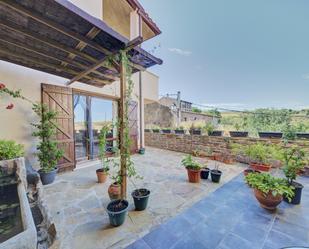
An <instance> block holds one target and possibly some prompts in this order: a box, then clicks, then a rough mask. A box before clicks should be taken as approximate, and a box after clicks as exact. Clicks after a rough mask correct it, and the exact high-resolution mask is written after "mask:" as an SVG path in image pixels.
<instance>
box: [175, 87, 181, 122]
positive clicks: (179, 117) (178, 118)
mask: <svg viewBox="0 0 309 249" xmlns="http://www.w3.org/2000/svg"><path fill="white" fill-rule="evenodd" d="M180 104H181V98H180V91H178V92H177V102H176V108H177V127H179V126H180V123H181V105H180Z"/></svg>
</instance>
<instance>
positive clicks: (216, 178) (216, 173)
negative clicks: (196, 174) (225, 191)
mask: <svg viewBox="0 0 309 249" xmlns="http://www.w3.org/2000/svg"><path fill="white" fill-rule="evenodd" d="M210 175H211V181H212V182H215V183H219V182H220V179H221V175H222V171H220V170H219V165H218V164H216V165H215V168H214V169H212V170H211V171H210Z"/></svg>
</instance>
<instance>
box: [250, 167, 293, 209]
mask: <svg viewBox="0 0 309 249" xmlns="http://www.w3.org/2000/svg"><path fill="white" fill-rule="evenodd" d="M245 179H246V182H247V183H248V185H249V186H251V187H252V188H253V189H254V195H255V198H256V199H257V200H258V202H259V203H260V205H261V207H263V208H265V209H268V210H275V209H276V207H277V206H278V205H279V204H280V203H281V201H282V199H283V195H285V196H286V198H288V199H289V200H290V199H291V197H292V196H293V190H292V187H291V186H289V185H288V184H287V182H286V180H285V179H282V178H277V177H274V176H271V175H270V174H268V173H261V174H257V173H249V174H248V175H247V176H246V177H245Z"/></svg>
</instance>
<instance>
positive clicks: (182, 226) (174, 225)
mask: <svg viewBox="0 0 309 249" xmlns="http://www.w3.org/2000/svg"><path fill="white" fill-rule="evenodd" d="M162 226H163V227H164V228H165V229H166V230H168V231H173V235H174V236H175V237H176V238H181V237H182V236H183V235H185V234H187V233H188V232H189V231H190V230H192V228H193V226H192V225H191V224H190V223H189V221H188V220H187V219H185V218H184V217H183V216H180V215H178V216H176V217H175V218H172V219H170V220H169V221H168V222H167V223H165V224H164V225H162Z"/></svg>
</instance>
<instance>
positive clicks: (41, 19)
mask: <svg viewBox="0 0 309 249" xmlns="http://www.w3.org/2000/svg"><path fill="white" fill-rule="evenodd" d="M0 3H1V4H3V5H5V6H7V7H9V8H11V9H14V10H15V11H18V12H19V13H21V14H23V15H26V16H28V17H30V18H32V19H34V20H36V21H38V22H40V23H42V24H44V25H46V26H48V27H50V28H52V29H55V30H57V31H59V32H61V33H62V34H64V35H67V36H69V37H71V38H73V39H74V40H78V41H80V42H83V43H85V44H87V45H88V46H90V47H92V48H94V49H95V50H97V51H99V52H102V53H104V54H107V55H109V54H111V52H110V51H109V50H107V49H105V48H103V47H101V46H100V45H99V44H97V43H95V42H94V41H92V40H90V39H88V38H86V37H85V36H83V35H81V34H79V33H77V32H74V31H72V30H70V29H68V28H66V27H65V26H63V25H61V24H59V23H57V22H55V21H53V20H50V19H48V18H46V17H45V16H42V15H41V14H38V13H35V12H33V11H30V10H28V9H26V8H24V7H22V6H21V5H19V4H16V3H14V2H13V1H11V0H2V1H1V2H0Z"/></svg>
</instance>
